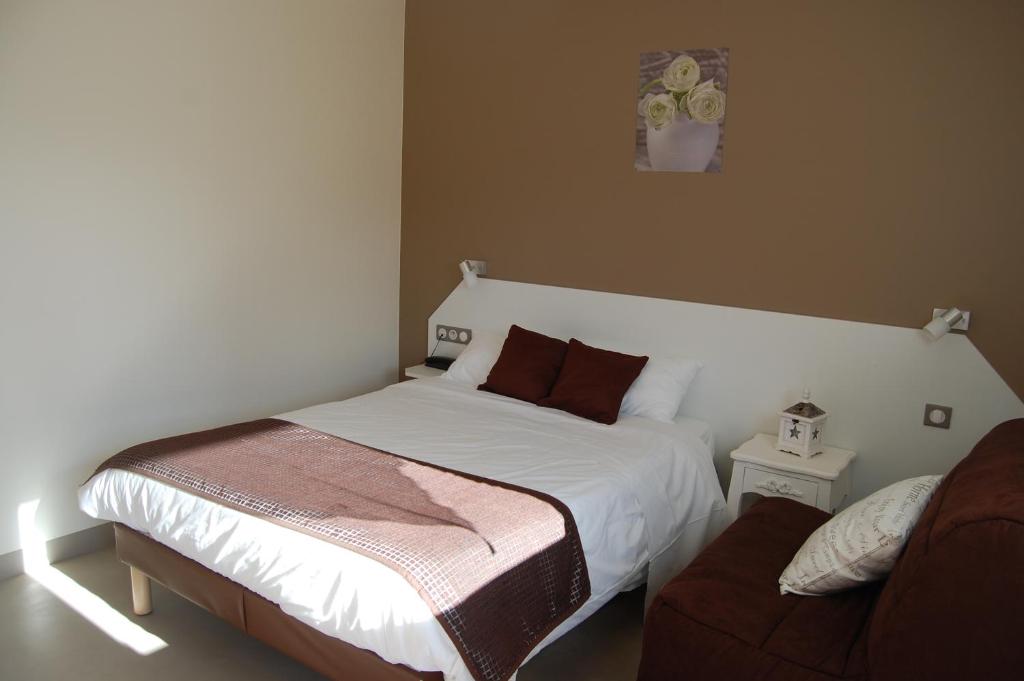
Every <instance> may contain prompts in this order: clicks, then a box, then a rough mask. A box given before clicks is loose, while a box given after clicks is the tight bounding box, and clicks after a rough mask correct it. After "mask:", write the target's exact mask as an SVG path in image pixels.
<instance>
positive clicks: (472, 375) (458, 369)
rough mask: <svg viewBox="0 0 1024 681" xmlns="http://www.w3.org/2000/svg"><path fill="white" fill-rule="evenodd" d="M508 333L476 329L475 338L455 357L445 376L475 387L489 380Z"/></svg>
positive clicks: (450, 379)
mask: <svg viewBox="0 0 1024 681" xmlns="http://www.w3.org/2000/svg"><path fill="white" fill-rule="evenodd" d="M506 336H508V334H507V333H498V332H496V331H474V332H473V340H471V341H469V345H467V346H466V348H465V349H464V350H463V351H462V352H461V353H460V354H459V356H458V357H456V358H455V361H454V362H452V365H451V366H450V367H448V371H446V372H445V373H444V377H445V378H447V379H448V380H449V381H455V382H456V383H462V384H464V385H471V386H473V387H474V388H475V387H476V386H478V385H480V384H481V383H483V382H484V381H486V380H487V374H489V373H491V367H493V366H494V363H495V362H497V361H498V355H500V354H501V346H502V345H504V344H505V338H506Z"/></svg>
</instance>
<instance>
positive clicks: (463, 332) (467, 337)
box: [434, 324, 473, 345]
mask: <svg viewBox="0 0 1024 681" xmlns="http://www.w3.org/2000/svg"><path fill="white" fill-rule="evenodd" d="M434 338H436V339H437V340H439V341H448V342H449V343H459V344H460V345H466V344H468V343H469V341H471V340H473V330H472V329H463V328H460V327H458V326H448V325H447V324H438V325H437V327H436V329H435V330H434Z"/></svg>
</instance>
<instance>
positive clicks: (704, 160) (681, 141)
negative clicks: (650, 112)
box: [647, 114, 720, 173]
mask: <svg viewBox="0 0 1024 681" xmlns="http://www.w3.org/2000/svg"><path fill="white" fill-rule="evenodd" d="M719 134H720V133H719V130H718V123H697V122H696V121H692V120H690V118H689V117H688V116H686V115H685V114H681V115H678V116H676V117H675V119H674V120H673V121H672V122H671V123H669V124H668V125H665V126H662V127H661V129H658V128H652V127H651V126H647V155H648V157H649V158H650V160H651V168H652V169H654V170H667V171H673V172H691V173H702V172H704V171H705V170H707V167H708V164H709V163H711V159H712V158H713V157H714V155H715V149H717V148H718V136H719Z"/></svg>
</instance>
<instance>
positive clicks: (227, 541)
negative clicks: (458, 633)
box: [79, 379, 725, 681]
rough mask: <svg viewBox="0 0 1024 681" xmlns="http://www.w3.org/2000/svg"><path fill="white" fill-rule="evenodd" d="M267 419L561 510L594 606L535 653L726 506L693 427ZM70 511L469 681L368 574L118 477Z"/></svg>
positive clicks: (470, 401) (362, 415) (344, 416)
mask: <svg viewBox="0 0 1024 681" xmlns="http://www.w3.org/2000/svg"><path fill="white" fill-rule="evenodd" d="M279 418H282V419H284V420H288V421H291V422H294V423H297V424H299V425H302V426H306V427H308V428H313V429H316V430H320V431H323V432H327V433H331V434H333V435H337V436H339V437H343V438H346V439H349V440H352V441H355V442H359V443H362V444H365V445H367V446H371V447H376V448H378V449H382V450H385V451H390V452H393V453H396V454H401V455H404V456H408V457H411V458H415V459H419V460H422V461H427V462H430V463H434V464H438V465H441V466H445V467H448V468H452V469H455V470H460V471H463V472H467V473H472V474H475V475H480V476H484V477H488V478H493V479H497V480H502V481H505V482H509V483H513V484H517V485H521V486H524V487H528V488H530V489H534V490H537V491H540V492H546V493H548V494H551V495H553V496H555V497H556V498H558V499H560V500H561V501H563V502H564V503H565V504H566V505H567V506H568V507H569V509H570V510H571V511H572V514H573V517H574V518H575V520H576V524H577V527H578V529H579V532H580V538H581V540H582V544H583V549H584V553H585V556H586V560H587V569H588V572H589V575H590V583H591V591H592V595H591V598H590V600H589V601H588V602H587V603H586V605H585V606H584V607H583V608H581V609H580V610H579V611H578V612H577V613H575V614H574V615H573V616H572V617H571V618H569V619H568V620H566V621H565V622H563V623H562V625H561V626H559V627H558V628H557V629H556V630H555V631H553V632H552V633H551V635H549V636H548V637H547V639H545V641H544V642H542V644H541V645H539V646H538V647H537V648H536V649H535V650H534V653H536V652H537V651H539V650H540V649H541V648H542V647H543V646H544V645H547V644H548V643H550V642H551V641H553V640H555V639H556V638H558V636H560V635H562V634H563V633H565V632H566V631H568V630H569V629H571V628H572V627H573V626H575V625H576V624H578V623H579V622H580V621H582V620H583V619H585V618H586V617H587V616H588V615H589V614H591V613H592V612H594V611H595V610H597V609H598V608H599V607H600V606H601V605H603V604H604V603H605V602H607V601H608V600H609V599H611V598H612V597H613V596H614V595H615V594H616V593H618V592H619V591H620V590H622V589H623V588H626V587H629V586H632V585H635V584H637V583H638V582H640V581H642V579H643V575H644V570H645V568H646V566H647V563H648V561H649V560H651V559H652V558H653V557H655V556H657V555H658V554H659V553H661V552H662V551H664V550H665V549H666V548H668V547H669V546H671V545H672V544H673V543H674V542H676V541H677V540H678V539H679V538H680V537H681V535H682V534H683V533H684V531H685V530H686V528H687V526H688V525H689V526H690V527H696V528H700V529H701V531H703V527H705V525H706V524H707V519H708V518H710V517H711V516H712V515H715V514H720V511H721V509H722V508H723V507H724V503H725V500H724V498H723V495H722V491H721V487H720V486H719V484H718V479H717V477H716V475H715V470H714V466H713V464H712V449H711V447H710V446H709V445H710V442H709V440H710V437H711V435H710V428H708V427H707V424H705V423H703V422H700V421H696V420H693V419H681V420H680V421H679V422H678V423H677V424H665V423H659V422H656V421H651V420H648V419H641V418H637V417H628V418H624V419H622V420H620V421H619V422H618V423H617V424H616V425H614V426H605V425H601V424H597V423H593V422H591V421H586V420H584V419H579V418H576V417H573V416H571V415H568V414H565V413H564V412H559V411H555V410H550V409H542V408H539V407H535V406H533V405H530V404H526V403H523V402H519V401H517V400H512V399H509V398H504V397H500V396H497V395H492V394H489V393H482V392H480V391H476V390H473V389H471V388H467V387H466V386H462V385H458V384H453V383H452V382H450V381H443V380H440V379H425V380H418V381H410V382H406V383H401V384H398V385H394V386H390V387H388V388H385V389H383V390H380V391H377V392H374V393H370V394H367V395H363V396H360V397H356V398H353V399H350V400H346V401H343V402H333V403H329V404H322V405H318V406H314V407H310V408H308V409H302V410H299V411H295V412H290V413H287V414H283V415H281V416H280V417H279ZM79 503H80V506H81V508H82V509H83V510H84V511H85V512H86V513H88V514H89V515H92V516H94V517H97V518H102V519H106V520H113V521H117V522H121V523H124V524H125V525H128V526H129V527H132V528H134V529H136V530H139V531H142V532H145V533H147V534H149V535H151V536H152V537H153V538H154V539H156V540H157V541H159V542H161V543H163V544H165V545H167V546H169V547H171V548H173V549H174V550H176V551H178V552H179V553H181V554H183V555H185V556H187V557H189V558H191V559H193V560H195V561H197V562H199V563H200V564H202V565H204V566H205V567H207V568H209V569H211V570H213V571H214V572H217V573H219V574H221V575H224V576H225V577H228V578H229V579H232V580H234V581H235V582H238V583H239V584H242V585H243V586H245V587H247V588H249V589H251V590H252V591H255V592H256V593H258V594H260V595H262V596H263V597H265V598H267V599H269V600H271V601H273V602H274V603H277V604H279V605H280V606H281V608H282V610H284V611H285V612H286V613H288V614H290V615H292V616H293V617H296V618H297V619H299V620H301V621H303V622H305V623H306V624H309V625H310V626H312V627H314V628H316V629H317V630H319V631H322V632H324V633H326V634H328V635H331V636H335V637H337V638H340V639H342V640H344V641H347V642H349V643H351V644H353V645H356V646H359V647H361V648H366V649H369V650H372V651H374V652H375V653H377V654H378V655H380V656H381V657H382V658H384V659H385V660H387V661H389V662H394V663H402V664H406V665H408V666H410V667H412V668H413V669H419V670H422V671H434V670H439V671H442V672H444V674H445V678H446V679H449V680H450V681H469V680H470V679H471V678H472V677H471V676H470V674H469V671H468V669H467V668H466V666H465V664H464V663H463V662H462V659H461V657H460V656H459V654H458V652H457V650H456V649H455V647H454V645H453V644H452V642H451V641H450V639H449V638H448V636H447V634H446V633H445V632H444V630H443V628H442V627H441V625H440V624H439V623H438V622H437V620H436V619H435V618H434V617H433V615H432V614H431V613H430V610H429V608H428V607H427V606H426V605H425V604H424V602H423V601H422V600H421V599H420V597H419V596H418V595H417V594H416V592H415V590H414V589H413V588H412V587H411V586H410V585H409V584H408V582H406V581H405V579H404V578H403V577H401V576H400V575H398V574H397V573H395V572H394V571H392V570H391V569H389V568H387V567H386V566H384V565H382V564H380V563H378V562H376V561H374V560H372V559H370V558H367V557H365V556H362V555H360V554H357V553H353V552H351V551H347V550H346V549H344V548H341V547H339V546H336V545H334V544H330V543H327V542H324V541H321V540H318V539H316V538H314V537H310V536H308V535H305V534H302V533H299V532H295V531H292V530H288V529H286V528H283V527H280V526H278V525H276V524H274V523H271V522H268V521H265V520H261V519H260V518H257V517H254V516H251V515H248V514H246V513H242V512H239V511H235V510H232V509H229V508H225V507H223V506H220V505H218V504H216V503H213V502H211V501H208V500H205V499H202V498H199V497H196V496H194V495H191V494H189V493H187V492H185V491H183V490H180V489H177V488H175V487H171V486H169V485H165V484H163V483H160V482H157V481H155V480H152V479H149V478H146V477H144V476H140V475H137V474H134V473H129V472H126V471H121V470H108V471H105V472H103V473H101V474H100V475H98V476H96V477H95V478H93V479H92V480H90V481H89V482H88V483H87V484H86V485H84V486H83V487H82V488H81V489H80V490H79ZM691 541H692V539H691ZM697 543H698V544H699V543H700V541H699V538H698V541H697Z"/></svg>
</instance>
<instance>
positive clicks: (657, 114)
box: [637, 93, 678, 130]
mask: <svg viewBox="0 0 1024 681" xmlns="http://www.w3.org/2000/svg"><path fill="white" fill-rule="evenodd" d="M637 110H638V111H639V112H640V115H641V116H643V117H644V118H645V119H646V120H647V125H648V126H650V127H652V128H654V129H656V130H660V129H661V128H662V127H664V126H665V125H667V124H669V123H671V122H672V120H673V119H674V118H675V117H676V112H677V111H678V108H677V107H676V100H675V99H674V98H673V97H672V95H666V94H661V95H653V94H650V93H648V94H647V95H646V96H645V97H644V98H643V99H642V100H640V106H638V107H637Z"/></svg>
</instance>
